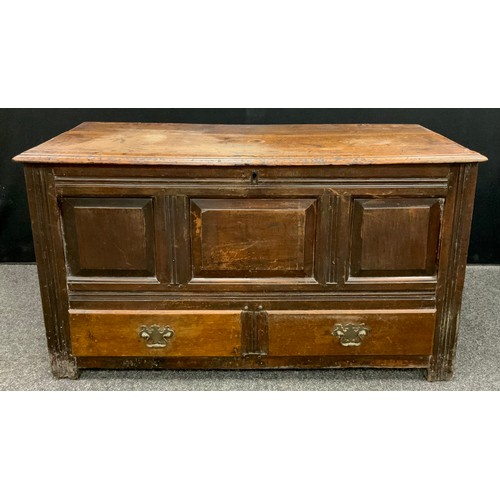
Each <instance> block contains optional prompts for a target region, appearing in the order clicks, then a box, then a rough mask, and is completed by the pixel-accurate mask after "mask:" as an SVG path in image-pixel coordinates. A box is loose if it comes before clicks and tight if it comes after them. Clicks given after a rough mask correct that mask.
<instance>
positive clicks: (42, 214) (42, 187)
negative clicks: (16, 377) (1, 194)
mask: <svg viewBox="0 0 500 500" xmlns="http://www.w3.org/2000/svg"><path fill="white" fill-rule="evenodd" d="M24 173H25V179H26V191H27V195H28V202H29V209H30V215H31V226H32V231H33V242H34V247H35V256H36V262H37V272H38V281H39V286H40V296H41V300H42V305H43V315H44V323H45V331H46V340H47V346H48V349H49V353H50V358H51V369H52V373H53V375H54V376H55V377H58V378H77V377H78V370H77V365H76V360H75V358H74V357H73V356H72V355H71V338H70V334H69V324H68V313H67V311H68V291H67V287H66V272H65V269H63V268H62V267H61V266H60V265H59V264H58V258H57V255H58V254H59V255H61V254H62V253H63V250H62V248H61V247H60V245H59V242H60V241H61V238H60V237H59V236H58V231H60V227H59V220H58V213H57V210H58V207H57V200H56V198H55V190H54V178H53V177H54V176H53V172H52V171H51V170H41V169H36V168H33V167H29V166H27V167H25V169H24ZM59 262H63V260H62V259H61V260H59Z"/></svg>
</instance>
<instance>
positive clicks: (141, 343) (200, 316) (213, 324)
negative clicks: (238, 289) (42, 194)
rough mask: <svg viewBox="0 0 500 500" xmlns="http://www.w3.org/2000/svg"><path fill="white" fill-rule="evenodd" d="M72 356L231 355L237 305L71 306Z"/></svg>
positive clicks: (237, 333) (236, 340)
mask: <svg viewBox="0 0 500 500" xmlns="http://www.w3.org/2000/svg"><path fill="white" fill-rule="evenodd" d="M70 331H71V342H72V350H73V354H74V355H75V356H156V357H161V356H179V357H182V356H235V354H237V353H238V352H239V349H240V345H241V321H240V311H226V310H223V311H185V310H184V311H183V310H180V311H173V312H172V311H168V312H164V311H80V310H78V311H77V310H72V311H70Z"/></svg>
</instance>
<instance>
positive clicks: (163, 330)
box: [139, 325, 175, 348]
mask: <svg viewBox="0 0 500 500" xmlns="http://www.w3.org/2000/svg"><path fill="white" fill-rule="evenodd" d="M174 333H175V332H174V330H173V329H172V328H170V326H159V325H149V326H147V325H141V326H140V327H139V337H140V338H141V339H144V340H145V341H146V347H152V348H155V347H167V345H168V340H169V339H171V338H172V337H173V336H174Z"/></svg>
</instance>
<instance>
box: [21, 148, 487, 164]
mask: <svg viewBox="0 0 500 500" xmlns="http://www.w3.org/2000/svg"><path fill="white" fill-rule="evenodd" d="M394 160H397V163H398V164H426V163H432V164H436V163H452V164H453V163H480V162H485V161H487V160H488V158H487V157H486V156H483V155H481V154H480V153H476V152H474V151H471V153H470V154H457V155H414V156H370V157H362V156H350V157H349V156H347V155H344V156H342V157H339V156H335V155H332V156H324V157H321V158H311V156H299V155H294V156H287V157H285V156H259V157H252V156H232V157H227V156H213V157H202V156H198V157H196V156H191V157H185V156H157V157H148V156H127V157H126V158H124V157H123V156H120V155H106V156H104V155H93V156H88V155H87V156H86V155H61V154H35V153H29V152H24V153H21V154H19V155H17V156H15V157H14V158H13V161H15V162H20V163H40V164H53V163H58V164H71V163H75V164H80V165H84V164H89V165H129V166H131V167H139V166H141V165H157V166H160V165H161V166H168V165H170V166H188V165H192V166H283V167H289V166H290V165H295V166H307V165H311V166H313V165H316V166H324V167H327V166H354V165H392V164H394Z"/></svg>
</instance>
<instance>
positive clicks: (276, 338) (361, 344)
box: [268, 309, 436, 356]
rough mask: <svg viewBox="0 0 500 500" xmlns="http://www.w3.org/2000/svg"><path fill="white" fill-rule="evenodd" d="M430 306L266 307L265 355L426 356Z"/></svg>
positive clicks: (431, 318)
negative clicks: (410, 307)
mask: <svg viewBox="0 0 500 500" xmlns="http://www.w3.org/2000/svg"><path fill="white" fill-rule="evenodd" d="M435 319H436V310H435V309H420V310H415V309H411V310H399V309H398V310H360V311H354V310H346V311H331V310H329V311H328V310H304V311H269V313H268V332H269V333H268V334H269V352H268V354H269V356H339V355H342V356H351V355H354V356H357V355H375V356H392V355H403V356H406V355H407V356H413V355H419V356H426V355H430V354H431V352H432V342H433V336H434V325H435Z"/></svg>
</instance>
